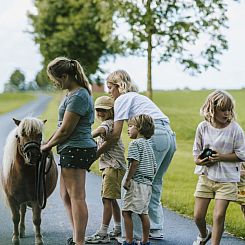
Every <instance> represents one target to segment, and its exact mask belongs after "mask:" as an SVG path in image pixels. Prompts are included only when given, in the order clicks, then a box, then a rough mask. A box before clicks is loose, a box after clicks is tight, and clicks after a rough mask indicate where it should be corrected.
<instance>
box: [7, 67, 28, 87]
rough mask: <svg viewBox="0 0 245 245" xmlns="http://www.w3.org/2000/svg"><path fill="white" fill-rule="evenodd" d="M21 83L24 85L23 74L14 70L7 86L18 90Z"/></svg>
mask: <svg viewBox="0 0 245 245" xmlns="http://www.w3.org/2000/svg"><path fill="white" fill-rule="evenodd" d="M23 83H25V75H24V73H23V72H22V71H21V70H19V69H16V70H14V71H13V73H12V74H11V75H10V77H9V84H10V85H12V86H14V87H16V88H17V89H18V88H19V86H20V85H21V84H23Z"/></svg>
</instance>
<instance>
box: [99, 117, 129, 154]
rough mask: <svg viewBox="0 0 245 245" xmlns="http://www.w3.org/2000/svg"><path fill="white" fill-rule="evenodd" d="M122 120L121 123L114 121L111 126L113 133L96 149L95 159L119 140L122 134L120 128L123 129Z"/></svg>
mask: <svg viewBox="0 0 245 245" xmlns="http://www.w3.org/2000/svg"><path fill="white" fill-rule="evenodd" d="M123 122H124V121H123V120H122V121H116V122H115V123H114V126H113V131H112V134H111V136H110V138H108V139H107V140H106V141H105V143H104V144H103V145H102V146H101V147H100V148H99V149H98V151H97V158H98V157H99V156H100V155H101V154H103V153H104V152H106V151H107V150H108V149H109V148H110V147H111V146H113V145H114V144H115V143H116V142H117V141H118V140H119V139H120V136H121V133H122V128H123Z"/></svg>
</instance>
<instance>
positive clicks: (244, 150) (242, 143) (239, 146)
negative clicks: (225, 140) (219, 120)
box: [234, 125, 245, 161]
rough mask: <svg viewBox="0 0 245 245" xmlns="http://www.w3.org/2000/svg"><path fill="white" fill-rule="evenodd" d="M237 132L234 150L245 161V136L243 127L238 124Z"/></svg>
mask: <svg viewBox="0 0 245 245" xmlns="http://www.w3.org/2000/svg"><path fill="white" fill-rule="evenodd" d="M237 126H238V128H237V132H236V135H235V139H234V144H235V145H234V151H235V154H236V156H237V157H238V158H239V159H241V160H243V161H245V136H244V132H243V130H242V128H241V127H240V126H239V125H237Z"/></svg>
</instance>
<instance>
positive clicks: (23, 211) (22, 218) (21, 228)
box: [19, 203, 26, 237]
mask: <svg viewBox="0 0 245 245" xmlns="http://www.w3.org/2000/svg"><path fill="white" fill-rule="evenodd" d="M25 215H26V203H22V204H21V205H20V224H19V232H20V237H24V236H25Z"/></svg>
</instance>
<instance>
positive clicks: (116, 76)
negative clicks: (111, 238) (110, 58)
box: [97, 70, 176, 239]
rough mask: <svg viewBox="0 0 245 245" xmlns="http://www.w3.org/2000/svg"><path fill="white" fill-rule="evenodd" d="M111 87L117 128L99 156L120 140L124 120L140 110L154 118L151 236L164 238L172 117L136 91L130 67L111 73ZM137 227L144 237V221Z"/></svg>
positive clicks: (172, 149) (172, 147)
mask: <svg viewBox="0 0 245 245" xmlns="http://www.w3.org/2000/svg"><path fill="white" fill-rule="evenodd" d="M107 87H108V89H109V93H110V94H111V96H112V97H113V98H114V99H115V104H114V129H113V132H112V137H111V138H110V139H108V140H107V141H106V142H105V143H104V145H103V146H102V147H101V148H100V149H99V150H98V151H97V156H100V155H101V154H102V153H104V152H106V151H107V149H109V148H110V146H111V145H113V144H114V143H115V142H116V141H117V140H119V138H120V135H121V132H122V128H123V123H124V121H127V120H128V119H130V118H132V117H134V116H137V115H140V114H146V115H149V116H151V117H152V118H153V119H154V125H155V132H154V135H153V136H152V137H151V139H150V141H151V143H152V147H153V150H154V153H155V157H156V162H157V172H156V175H155V178H154V181H153V186H152V197H151V200H150V204H149V218H150V229H151V230H150V237H152V238H156V239H162V238H163V235H162V229H163V211H162V205H161V193H162V184H163V183H162V182H163V180H162V179H163V175H164V173H165V172H166V170H167V168H168V166H169V164H170V161H171V159H172V157H173V155H174V152H175V150H176V140H175V134H174V133H173V131H172V130H171V128H170V125H169V119H168V117H167V116H166V115H164V114H163V112H162V111H161V110H160V109H159V108H158V107H157V106H156V105H155V104H154V103H153V102H152V101H151V100H150V99H149V98H147V97H146V96H144V95H140V94H139V93H137V92H136V91H137V89H136V87H135V85H134V84H133V83H132V81H131V78H130V76H129V75H128V73H127V72H126V71H123V70H118V71H115V72H113V73H111V74H110V75H109V76H108V78H107ZM137 226H138V228H139V229H137ZM134 227H135V228H136V229H135V230H134V237H135V238H140V235H139V234H141V232H140V222H137V223H136V224H135V225H134Z"/></svg>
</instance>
